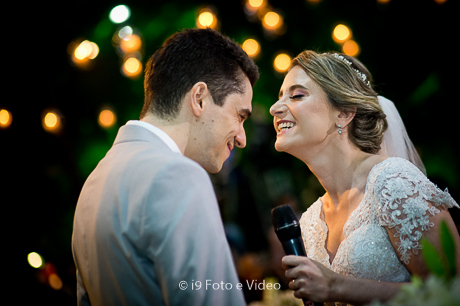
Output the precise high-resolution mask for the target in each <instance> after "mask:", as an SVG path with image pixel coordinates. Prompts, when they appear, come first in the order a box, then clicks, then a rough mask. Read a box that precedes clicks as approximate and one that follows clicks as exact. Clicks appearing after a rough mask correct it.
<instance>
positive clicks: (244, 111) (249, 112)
mask: <svg viewBox="0 0 460 306" xmlns="http://www.w3.org/2000/svg"><path fill="white" fill-rule="evenodd" d="M241 113H243V114H244V119H248V118H249V116H251V111H250V110H249V109H247V108H243V109H240V114H241Z"/></svg>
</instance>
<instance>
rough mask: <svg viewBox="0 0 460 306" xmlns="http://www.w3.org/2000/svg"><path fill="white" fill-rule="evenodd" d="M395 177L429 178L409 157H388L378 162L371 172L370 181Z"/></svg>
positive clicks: (410, 178)
mask: <svg viewBox="0 0 460 306" xmlns="http://www.w3.org/2000/svg"><path fill="white" fill-rule="evenodd" d="M394 177H404V178H406V179H409V180H412V181H422V180H427V177H426V176H425V174H424V173H423V172H422V171H421V170H420V169H419V168H417V166H415V165H414V164H413V163H411V162H410V161H408V160H407V159H404V158H400V157H388V158H385V159H384V160H382V161H380V162H378V163H376V164H375V165H374V166H373V167H372V169H371V171H370V173H369V181H372V180H373V181H375V182H378V181H382V180H388V179H391V178H394Z"/></svg>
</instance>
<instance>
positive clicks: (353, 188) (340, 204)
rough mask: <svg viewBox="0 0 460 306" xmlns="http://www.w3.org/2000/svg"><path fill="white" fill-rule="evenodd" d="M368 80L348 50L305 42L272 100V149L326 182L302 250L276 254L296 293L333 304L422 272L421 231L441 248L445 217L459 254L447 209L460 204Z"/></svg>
mask: <svg viewBox="0 0 460 306" xmlns="http://www.w3.org/2000/svg"><path fill="white" fill-rule="evenodd" d="M371 82H372V79H371V75H370V73H369V71H368V70H367V69H366V67H364V66H363V65H362V64H361V63H360V62H359V61H358V60H356V59H354V58H352V57H349V56H346V55H343V54H338V53H323V54H318V53H315V52H313V51H304V52H302V53H301V54H300V55H298V56H297V57H296V58H295V59H294V60H293V61H292V63H291V68H290V70H289V72H288V73H287V75H286V77H285V79H284V82H283V85H282V86H281V90H280V93H279V100H278V101H277V102H276V103H275V104H274V105H273V106H272V107H271V108H270V113H271V114H272V115H273V116H274V126H275V130H276V132H277V140H276V143H275V148H276V150H277V151H283V152H287V153H289V154H291V155H293V156H295V157H297V158H299V159H300V160H302V161H303V162H305V164H306V165H307V166H308V167H309V169H310V170H311V171H312V173H313V174H314V175H315V176H316V177H317V178H318V180H319V181H320V183H321V184H322V186H323V187H324V189H325V190H326V193H325V194H324V195H323V196H322V197H320V198H319V199H318V200H317V201H316V202H315V203H313V204H312V205H311V207H310V208H309V209H308V210H307V211H306V212H305V213H304V214H303V215H302V218H301V220H300V224H301V230H302V237H303V240H304V244H305V248H306V251H307V256H308V258H307V257H299V256H285V257H284V258H283V260H282V265H283V268H284V269H286V276H287V277H288V278H289V279H291V280H292V281H291V282H290V283H289V287H290V289H292V290H294V291H295V292H294V295H295V296H296V297H297V298H306V299H309V300H311V301H315V302H326V303H329V302H330V303H331V304H332V305H334V303H335V304H337V305H341V304H342V303H343V304H366V303H370V302H372V301H373V300H379V301H387V300H389V299H391V298H392V297H393V296H394V295H395V294H396V293H397V292H398V290H399V288H400V286H401V285H402V284H404V283H407V282H409V281H410V279H411V275H419V276H421V277H426V276H427V275H428V269H427V267H426V265H425V263H424V261H423V257H422V254H421V251H420V249H421V243H420V239H421V238H422V237H424V238H426V239H428V241H430V242H431V243H432V244H434V246H435V247H436V248H438V250H439V249H441V246H440V242H439V241H438V237H439V228H440V223H441V221H442V220H445V221H446V223H447V225H448V228H449V230H450V231H451V233H453V234H454V240H455V243H456V254H457V263H460V261H459V259H460V256H459V254H460V237H459V235H458V231H457V229H456V228H455V224H454V222H453V220H452V218H451V216H450V214H449V212H448V210H447V208H451V207H454V206H455V207H458V205H457V203H456V202H455V201H454V200H453V199H452V197H451V196H450V195H449V194H448V193H447V191H441V190H440V189H439V188H437V187H436V186H435V185H434V184H433V183H432V182H430V181H429V180H428V179H427V178H426V176H425V174H424V171H425V169H424V167H423V164H422V162H421V160H420V158H419V157H418V154H417V152H416V151H415V150H414V148H413V145H412V143H411V142H410V140H409V138H408V137H407V133H406V132H405V128H404V125H403V123H402V121H401V119H400V117H399V114H398V112H397V110H396V108H395V107H394V104H393V103H392V102H391V101H389V100H387V99H385V98H384V97H381V96H378V95H377V93H376V92H375V91H374V90H373V89H372V83H371ZM457 266H458V267H460V264H457Z"/></svg>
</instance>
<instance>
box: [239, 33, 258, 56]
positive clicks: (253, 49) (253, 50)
mask: <svg viewBox="0 0 460 306" xmlns="http://www.w3.org/2000/svg"><path fill="white" fill-rule="evenodd" d="M242 48H243V50H244V51H245V52H246V53H247V54H248V55H249V57H256V56H257V55H258V54H259V52H260V44H259V42H258V41H257V40H255V39H253V38H249V39H246V40H245V41H244V42H243V45H242Z"/></svg>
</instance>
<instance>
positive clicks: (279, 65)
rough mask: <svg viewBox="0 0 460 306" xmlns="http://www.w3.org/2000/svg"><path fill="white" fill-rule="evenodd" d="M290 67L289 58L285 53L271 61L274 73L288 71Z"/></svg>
mask: <svg viewBox="0 0 460 306" xmlns="http://www.w3.org/2000/svg"><path fill="white" fill-rule="evenodd" d="M290 65H291V57H290V56H289V55H287V54H286V53H280V54H278V55H277V56H276V57H275V60H274V61H273V67H274V68H275V70H276V71H278V72H280V73H283V72H286V71H287V70H288V69H289V66H290Z"/></svg>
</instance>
